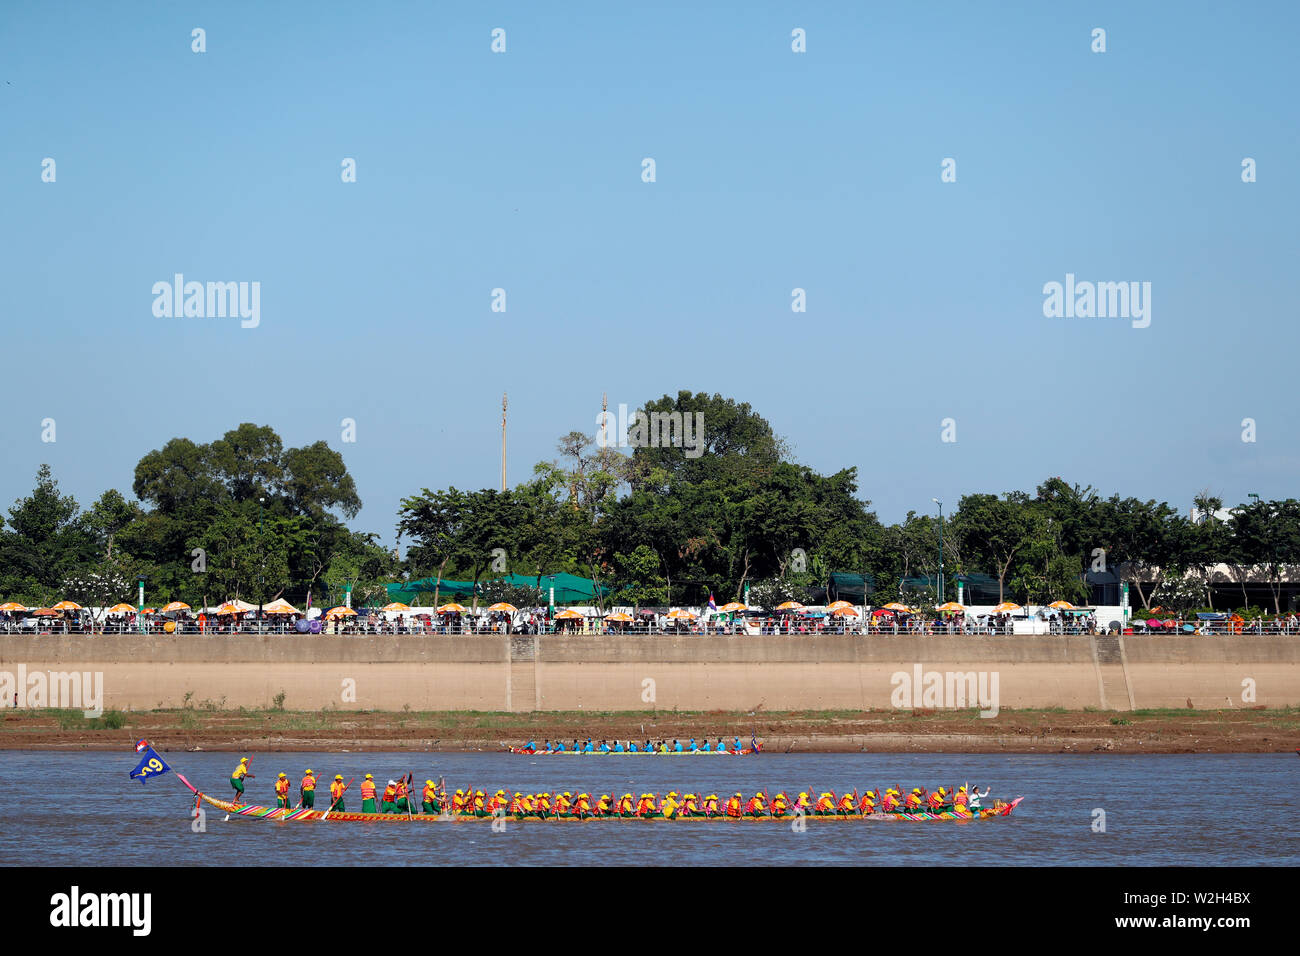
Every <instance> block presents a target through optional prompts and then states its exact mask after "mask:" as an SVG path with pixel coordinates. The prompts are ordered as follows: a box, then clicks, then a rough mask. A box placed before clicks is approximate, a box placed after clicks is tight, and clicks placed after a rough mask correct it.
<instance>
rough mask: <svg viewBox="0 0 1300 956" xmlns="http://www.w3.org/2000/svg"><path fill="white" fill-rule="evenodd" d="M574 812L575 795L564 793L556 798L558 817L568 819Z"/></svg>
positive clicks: (556, 813)
mask: <svg viewBox="0 0 1300 956" xmlns="http://www.w3.org/2000/svg"><path fill="white" fill-rule="evenodd" d="M572 812H573V794H571V793H569V791H567V790H566V791H564V793H562V794H560V795H559V796H558V797H556V798H555V815H556V816H557V817H567V816H568V815H569V814H570V813H572Z"/></svg>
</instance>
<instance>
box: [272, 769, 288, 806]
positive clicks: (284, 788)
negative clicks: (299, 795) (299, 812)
mask: <svg viewBox="0 0 1300 956" xmlns="http://www.w3.org/2000/svg"><path fill="white" fill-rule="evenodd" d="M275 805H276V806H277V807H283V808H284V809H285V810H288V809H289V775H288V774H284V773H282V774H280V776H278V777H276V778H275Z"/></svg>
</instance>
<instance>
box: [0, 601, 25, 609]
mask: <svg viewBox="0 0 1300 956" xmlns="http://www.w3.org/2000/svg"><path fill="white" fill-rule="evenodd" d="M25 610H27V608H26V607H25V606H24V605H22V604H18V603H17V602H15V601H6V602H5V603H4V604H0V611H25Z"/></svg>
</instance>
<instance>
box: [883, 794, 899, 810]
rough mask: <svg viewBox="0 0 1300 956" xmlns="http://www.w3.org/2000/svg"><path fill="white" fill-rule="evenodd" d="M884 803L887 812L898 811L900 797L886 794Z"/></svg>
mask: <svg viewBox="0 0 1300 956" xmlns="http://www.w3.org/2000/svg"><path fill="white" fill-rule="evenodd" d="M882 803H883V804H884V809H885V810H889V811H892V810H897V809H898V797H896V796H894V795H893V794H892V793H887V794H885V799H884V800H883V801H882Z"/></svg>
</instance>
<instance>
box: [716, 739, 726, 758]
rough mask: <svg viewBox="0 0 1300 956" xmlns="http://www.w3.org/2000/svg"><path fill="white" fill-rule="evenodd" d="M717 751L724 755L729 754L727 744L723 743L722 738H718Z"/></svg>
mask: <svg viewBox="0 0 1300 956" xmlns="http://www.w3.org/2000/svg"><path fill="white" fill-rule="evenodd" d="M717 750H718V753H722V754H725V753H726V752H727V745H726V743H724V742H723V740H722V738H721V737H719V738H718V747H717Z"/></svg>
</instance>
